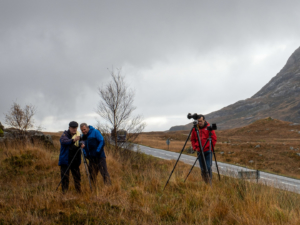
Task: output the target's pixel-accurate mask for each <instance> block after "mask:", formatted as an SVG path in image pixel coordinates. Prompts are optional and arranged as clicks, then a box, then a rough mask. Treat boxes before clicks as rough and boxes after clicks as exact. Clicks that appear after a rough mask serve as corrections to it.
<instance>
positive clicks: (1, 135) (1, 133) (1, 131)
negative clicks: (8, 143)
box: [0, 127, 4, 137]
mask: <svg viewBox="0 0 300 225" xmlns="http://www.w3.org/2000/svg"><path fill="white" fill-rule="evenodd" d="M3 136H4V132H3V130H2V129H1V127H0V137H3Z"/></svg>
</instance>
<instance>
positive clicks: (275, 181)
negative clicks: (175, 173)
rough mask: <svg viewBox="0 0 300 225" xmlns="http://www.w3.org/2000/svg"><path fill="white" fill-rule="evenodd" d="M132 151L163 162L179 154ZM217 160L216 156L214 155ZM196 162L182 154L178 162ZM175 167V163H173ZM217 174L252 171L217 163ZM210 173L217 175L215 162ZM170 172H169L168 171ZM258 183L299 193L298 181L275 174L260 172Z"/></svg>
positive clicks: (158, 151) (161, 151) (157, 151)
mask: <svg viewBox="0 0 300 225" xmlns="http://www.w3.org/2000/svg"><path fill="white" fill-rule="evenodd" d="M133 150H134V151H137V150H139V151H140V152H143V153H145V154H147V155H152V156H154V157H157V158H161V159H165V160H177V159H178V156H179V153H176V152H170V151H165V150H161V149H156V148H150V147H147V146H143V145H134V147H133ZM216 157H217V159H218V155H216ZM195 160H196V157H195V156H190V155H184V154H182V155H181V157H180V161H181V162H184V163H186V164H189V165H193V164H194V162H195ZM174 165H175V161H174ZM196 166H197V167H199V163H198V162H197V163H196ZM218 167H219V172H220V174H221V175H225V176H231V177H238V172H239V171H253V170H250V169H247V168H245V167H240V166H235V165H231V164H227V163H222V162H218ZM212 171H213V172H214V173H217V168H216V165H215V162H214V161H213V166H212ZM170 172H171V171H170ZM252 181H253V182H257V180H256V179H255V180H252ZM258 183H262V184H265V185H268V186H273V187H276V188H280V189H284V190H288V191H291V192H296V193H300V180H298V179H293V178H288V177H283V176H279V175H275V174H270V173H265V172H261V171H260V179H258Z"/></svg>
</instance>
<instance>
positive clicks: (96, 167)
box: [80, 123, 111, 185]
mask: <svg viewBox="0 0 300 225" xmlns="http://www.w3.org/2000/svg"><path fill="white" fill-rule="evenodd" d="M80 129H81V132H82V133H83V140H84V141H85V143H84V149H83V152H84V156H85V157H86V158H87V159H88V160H89V172H90V175H91V180H92V182H93V183H94V184H96V177H97V174H98V172H99V171H100V173H101V175H102V177H103V181H104V184H108V185H110V184H111V181H110V176H109V173H108V171H107V165H106V156H105V152H104V145H105V142H104V138H103V136H102V135H101V133H100V131H99V130H97V129H95V128H94V127H92V126H88V125H87V124H86V123H82V124H80Z"/></svg>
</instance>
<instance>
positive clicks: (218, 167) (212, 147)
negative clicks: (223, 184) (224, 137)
mask: <svg viewBox="0 0 300 225" xmlns="http://www.w3.org/2000/svg"><path fill="white" fill-rule="evenodd" d="M211 146H212V150H213V153H214V157H215V162H216V167H217V171H218V175H219V180H221V177H220V172H219V167H218V162H217V158H216V153H215V149H214V146H213V145H211Z"/></svg>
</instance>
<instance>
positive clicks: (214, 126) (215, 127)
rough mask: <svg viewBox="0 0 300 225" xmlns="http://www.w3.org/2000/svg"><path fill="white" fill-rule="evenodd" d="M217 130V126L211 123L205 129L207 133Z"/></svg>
mask: <svg viewBox="0 0 300 225" xmlns="http://www.w3.org/2000/svg"><path fill="white" fill-rule="evenodd" d="M216 129H217V124H215V123H213V124H212V125H211V126H208V127H207V130H209V131H213V130H216Z"/></svg>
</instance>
